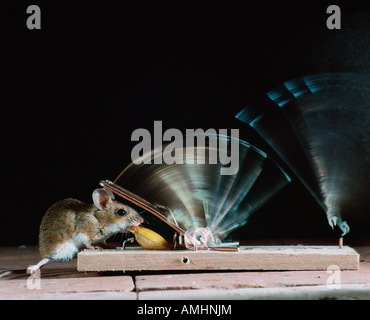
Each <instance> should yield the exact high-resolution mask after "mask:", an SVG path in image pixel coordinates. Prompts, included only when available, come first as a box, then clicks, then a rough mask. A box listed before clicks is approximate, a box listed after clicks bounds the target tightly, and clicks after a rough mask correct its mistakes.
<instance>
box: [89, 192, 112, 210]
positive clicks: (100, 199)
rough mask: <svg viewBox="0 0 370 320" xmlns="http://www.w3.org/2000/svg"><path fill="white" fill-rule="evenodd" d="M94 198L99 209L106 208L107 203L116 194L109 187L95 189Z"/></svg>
mask: <svg viewBox="0 0 370 320" xmlns="http://www.w3.org/2000/svg"><path fill="white" fill-rule="evenodd" d="M92 198H93V201H94V204H95V206H96V207H97V208H98V209H99V210H104V209H105V208H106V207H107V204H108V203H109V202H110V201H111V200H112V199H114V195H113V193H112V192H111V191H110V190H107V189H103V188H101V189H95V190H94V192H93V194H92Z"/></svg>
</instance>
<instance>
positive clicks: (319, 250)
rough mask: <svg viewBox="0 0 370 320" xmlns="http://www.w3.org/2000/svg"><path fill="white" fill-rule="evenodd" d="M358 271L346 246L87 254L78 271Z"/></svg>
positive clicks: (82, 254) (80, 256)
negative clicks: (234, 250)
mask: <svg viewBox="0 0 370 320" xmlns="http://www.w3.org/2000/svg"><path fill="white" fill-rule="evenodd" d="M333 265H334V266H338V267H339V268H340V269H341V270H357V269H358V267H359V254H358V253H357V252H356V251H355V250H354V249H352V248H350V247H347V246H344V247H343V248H341V249H339V247H337V246H253V247H251V246H242V247H240V248H239V251H237V252H230V251H208V250H199V251H191V250H166V251H157V250H153V251H152V250H145V249H142V248H132V249H127V250H120V249H115V250H108V249H107V250H100V251H97V250H88V249H86V250H84V251H82V252H80V253H79V254H78V262H77V269H78V271H158V270H266V271H267V270H270V271H271V270H279V271H283V270H291V271H293V270H327V269H328V267H329V266H333Z"/></svg>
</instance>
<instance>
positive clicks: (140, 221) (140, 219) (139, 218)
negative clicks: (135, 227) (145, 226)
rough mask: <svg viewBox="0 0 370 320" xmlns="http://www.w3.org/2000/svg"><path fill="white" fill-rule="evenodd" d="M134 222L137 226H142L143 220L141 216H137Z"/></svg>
mask: <svg viewBox="0 0 370 320" xmlns="http://www.w3.org/2000/svg"><path fill="white" fill-rule="evenodd" d="M136 221H137V223H138V224H142V223H143V222H144V218H143V217H142V216H138V218H137V219H136Z"/></svg>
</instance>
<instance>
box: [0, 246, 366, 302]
mask: <svg viewBox="0 0 370 320" xmlns="http://www.w3.org/2000/svg"><path fill="white" fill-rule="evenodd" d="M305 241H306V240H302V241H300V240H289V239H287V240H277V241H274V243H273V244H276V245H294V244H297V243H301V244H307V241H306V242H305ZM308 242H309V243H308V244H311V245H316V244H319V243H320V242H319V241H308ZM321 243H322V242H321ZM249 244H250V245H253V243H249ZM258 244H259V245H261V241H258ZM262 244H263V243H262ZM265 244H271V242H270V243H265ZM325 244H327V243H325ZM357 244H361V245H357ZM363 244H364V245H363ZM330 245H331V243H330ZM352 247H353V248H354V249H355V250H356V251H357V252H358V253H359V254H360V267H359V270H356V271H340V272H339V277H340V279H339V280H340V289H339V290H333V286H332V285H330V283H329V285H328V279H329V277H330V276H333V274H328V273H327V272H326V271H283V272H276V271H245V272H240V271H237V272H219V271H217V272H192V271H188V272H181V271H177V272H175V271H172V272H171V271H163V272H150V271H145V272H131V273H122V272H115V273H98V272H78V271H77V260H76V259H75V260H73V261H70V262H66V263H49V264H48V265H46V266H45V267H44V268H43V269H42V270H41V278H40V279H38V278H36V279H35V278H31V277H30V276H29V274H27V273H25V272H23V273H22V272H13V273H11V274H7V275H5V276H2V277H0V299H90V300H91V299H124V300H137V299H139V300H140V299H145V300H147V299H148V300H149V299H154V300H158V299H160V300H163V299H168V300H172V299H277V298H278V299H279V298H282V299H333V298H334V299H335V298H337V299H348V298H351V299H352V298H354V299H370V243H369V242H364V241H359V243H356V245H352ZM39 258H40V257H39V254H38V250H37V247H36V246H29V247H0V272H2V271H6V270H9V269H17V270H20V269H24V270H25V269H26V268H27V267H28V266H29V265H32V264H35V263H37V262H38V260H39ZM3 275H4V274H3ZM337 280H338V279H337Z"/></svg>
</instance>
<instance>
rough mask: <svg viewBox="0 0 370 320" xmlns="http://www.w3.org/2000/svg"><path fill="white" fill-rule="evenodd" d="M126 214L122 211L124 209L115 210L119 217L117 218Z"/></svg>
mask: <svg viewBox="0 0 370 320" xmlns="http://www.w3.org/2000/svg"><path fill="white" fill-rule="evenodd" d="M126 213H127V212H126V210H124V209H118V210H117V214H118V215H119V216H121V217H122V216H124V215H125V214H126Z"/></svg>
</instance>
